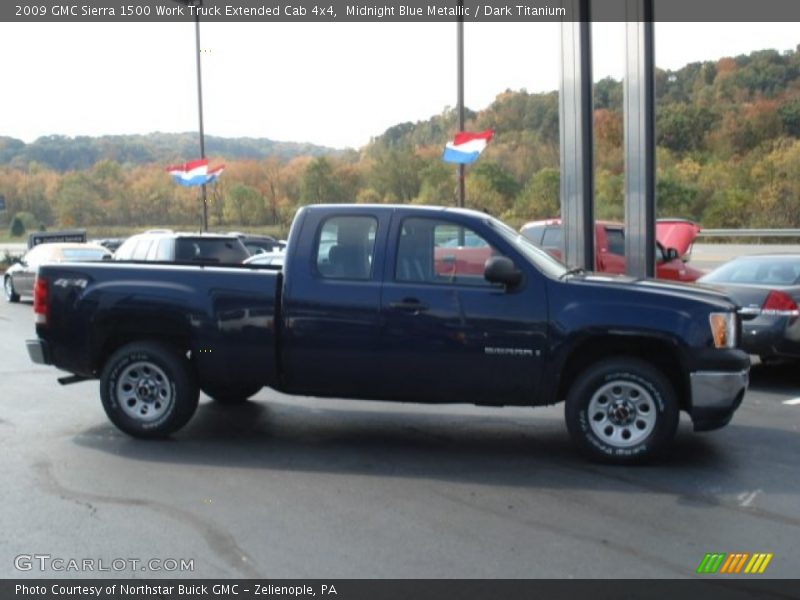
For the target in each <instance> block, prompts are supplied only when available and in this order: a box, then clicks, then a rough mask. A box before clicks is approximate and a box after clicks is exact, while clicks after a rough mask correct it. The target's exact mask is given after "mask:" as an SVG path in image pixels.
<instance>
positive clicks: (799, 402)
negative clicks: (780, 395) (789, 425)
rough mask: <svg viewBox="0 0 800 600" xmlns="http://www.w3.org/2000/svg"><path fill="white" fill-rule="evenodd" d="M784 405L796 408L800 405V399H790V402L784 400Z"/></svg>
mask: <svg viewBox="0 0 800 600" xmlns="http://www.w3.org/2000/svg"><path fill="white" fill-rule="evenodd" d="M783 403H784V404H788V405H789V406H797V405H800V398H792V399H791V400H784V401H783Z"/></svg>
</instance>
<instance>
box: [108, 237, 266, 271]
mask: <svg viewBox="0 0 800 600" xmlns="http://www.w3.org/2000/svg"><path fill="white" fill-rule="evenodd" d="M249 256H250V253H249V252H248V251H247V248H245V247H244V244H242V242H241V240H240V239H239V238H238V237H236V236H235V235H222V234H206V233H203V234H199V233H175V232H173V231H168V230H162V229H159V230H151V231H147V232H145V233H140V234H137V235H134V236H131V237H129V238H128V239H127V240H125V243H124V244H122V246H120V247H119V249H118V250H117V251H116V252H115V253H114V260H136V261H139V260H144V261H158V262H178V263H194V264H208V265H237V264H241V263H242V262H243V261H244V260H245V259H247V258H248V257H249Z"/></svg>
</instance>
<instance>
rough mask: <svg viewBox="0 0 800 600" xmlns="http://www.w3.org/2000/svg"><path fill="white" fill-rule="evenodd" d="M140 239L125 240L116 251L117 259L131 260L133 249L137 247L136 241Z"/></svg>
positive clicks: (115, 257) (115, 256)
mask: <svg viewBox="0 0 800 600" xmlns="http://www.w3.org/2000/svg"><path fill="white" fill-rule="evenodd" d="M138 241H139V238H128V239H127V240H125V241H124V242H123V243H122V245H121V246H120V247H119V248H117V251H116V252H115V253H114V259H115V260H131V255H132V254H133V249H134V248H135V247H136V242H138Z"/></svg>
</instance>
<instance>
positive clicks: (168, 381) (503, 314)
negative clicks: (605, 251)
mask: <svg viewBox="0 0 800 600" xmlns="http://www.w3.org/2000/svg"><path fill="white" fill-rule="evenodd" d="M34 313H35V316H36V332H37V339H35V340H29V341H28V342H27V343H28V351H29V354H30V356H31V358H32V360H33V361H34V362H36V363H41V364H52V365H55V366H56V367H58V368H59V369H63V370H65V371H68V372H70V373H72V375H71V376H70V377H64V378H63V379H62V381H63V382H73V381H79V380H82V379H89V378H99V379H100V396H101V398H102V403H103V407H104V408H105V411H106V413H107V414H108V416H109V418H110V419H111V421H112V422H113V423H114V424H115V425H116V426H117V427H119V428H120V429H121V430H123V431H125V432H127V433H128V434H130V435H133V436H136V437H143V438H153V437H163V436H167V435H170V434H171V433H173V432H175V431H177V430H178V429H180V428H181V427H182V426H183V425H185V424H186V423H187V421H189V419H190V418H191V417H192V415H193V413H194V412H195V409H196V408H197V404H198V397H199V392H200V390H203V391H204V392H205V393H206V394H208V395H209V396H211V397H212V398H214V399H216V400H218V401H220V402H224V403H235V402H241V401H244V400H246V399H247V398H248V397H250V396H252V395H253V394H255V393H256V392H257V391H258V390H259V389H261V388H262V387H264V386H269V387H271V388H274V389H277V390H280V391H282V392H286V393H289V394H303V395H314V396H325V397H346V398H366V399H373V400H395V401H403V402H409V401H410V402H426V403H469V404H478V405H491V406H508V405H515V406H538V405H549V404H554V403H558V402H564V403H565V416H566V424H567V429H568V431H569V433H570V435H571V436H572V438H573V439H574V441H575V442H576V443H577V444H578V446H579V447H580V448H581V449H582V450H584V451H585V452H586V453H588V454H589V455H590V456H592V457H594V458H599V459H604V460H607V461H611V462H618V463H628V462H635V461H640V460H642V459H646V458H649V457H651V456H653V455H654V454H656V453H658V452H660V451H662V450H664V449H665V448H666V447H667V446H668V445H669V442H670V441H671V439H672V438H673V436H674V434H675V431H676V428H677V425H678V417H679V412H680V411H685V412H687V413H688V414H689V415H690V416H691V418H692V421H693V423H694V428H695V429H696V430H698V431H703V430H710V429H715V428H718V427H721V426H723V425H725V424H726V423H728V421H730V419H731V417H732V416H733V413H734V411H735V410H736V409H737V407H738V406H739V404H740V403H741V401H742V398H743V397H744V394H745V389H746V387H747V381H748V372H749V360H748V356H747V355H746V354H745V353H744V352H742V351H741V350H739V349H737V339H738V335H739V329H740V323H739V321H738V318H737V313H736V306H735V305H733V304H732V303H731V302H730V301H729V300H727V299H726V298H725V296H723V295H721V294H719V293H715V292H713V291H711V290H706V289H703V288H700V287H699V286H689V285H682V284H665V283H661V282H656V281H653V280H635V279H632V278H626V277H622V276H612V277H608V276H598V275H593V274H589V273H583V272H581V271H578V270H568V269H567V268H566V267H565V266H564V265H562V264H561V263H560V262H558V261H556V260H555V259H553V258H552V257H551V256H549V255H548V254H547V253H545V252H543V251H542V250H540V249H538V248H537V247H535V246H534V245H533V244H531V243H530V242H529V241H527V240H526V239H525V238H524V237H522V236H521V235H519V234H518V233H517V232H515V231H514V230H512V229H511V228H509V227H508V226H506V225H504V224H503V223H501V222H500V221H498V220H496V219H494V218H492V217H490V216H487V215H485V214H482V213H479V212H474V211H468V210H458V209H448V208H436V207H413V206H388V205H379V206H368V205H315V206H308V207H304V208H302V209H301V210H300V211H299V212H298V213H297V216H296V217H295V220H294V223H293V225H292V229H291V232H290V236H289V244H288V249H287V254H286V260H285V264H284V265H283V267H282V268H280V267H279V268H274V267H272V268H271V267H251V266H241V267H240V266H233V267H221V266H208V265H202V266H201V265H196V264H195V265H189V264H186V265H182V264H174V263H173V264H166V263H165V264H159V263H152V262H151V263H146V264H143V263H135V262H131V263H119V262H113V263H110V264H62V265H48V266H43V267H41V268H40V270H39V274H38V277H37V280H36V284H35V294H34Z"/></svg>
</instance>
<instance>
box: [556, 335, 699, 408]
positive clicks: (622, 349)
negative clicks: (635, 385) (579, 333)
mask: <svg viewBox="0 0 800 600" xmlns="http://www.w3.org/2000/svg"><path fill="white" fill-rule="evenodd" d="M624 356H630V357H634V358H637V359H639V360H643V361H645V362H647V363H649V364H651V365H653V366H654V367H655V368H657V369H659V370H660V371H661V372H662V373H664V375H665V376H666V377H667V379H668V380H669V381H670V383H672V386H673V388H674V390H675V395H676V396H677V398H678V404H679V407H680V409H681V410H689V409H690V408H691V388H690V382H689V376H688V371H687V369H686V367H685V366H684V361H683V359H682V356H681V350H680V347H679V346H678V344H677V343H676V342H675V341H674V340H670V339H667V338H663V337H658V336H650V335H642V334H613V333H606V334H598V335H593V336H588V337H585V338H584V339H582V340H580V341H579V342H577V343H576V344H574V345H573V346H572V347H571V348H570V350H569V352H567V353H566V354H565V356H564V358H563V360H562V365H561V368H560V369H559V370H558V372H559V373H560V376H559V380H558V384H557V386H556V388H555V392H554V393H555V397H554V401H555V402H562V401H564V400H565V399H566V397H567V393H568V392H569V388H570V387H571V385H572V384H573V382H574V381H575V380H576V379H577V377H578V375H579V374H580V373H581V372H583V371H585V370H586V369H587V368H589V367H590V366H591V365H593V364H595V363H597V362H600V361H601V360H604V359H607V358H612V357H624Z"/></svg>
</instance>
